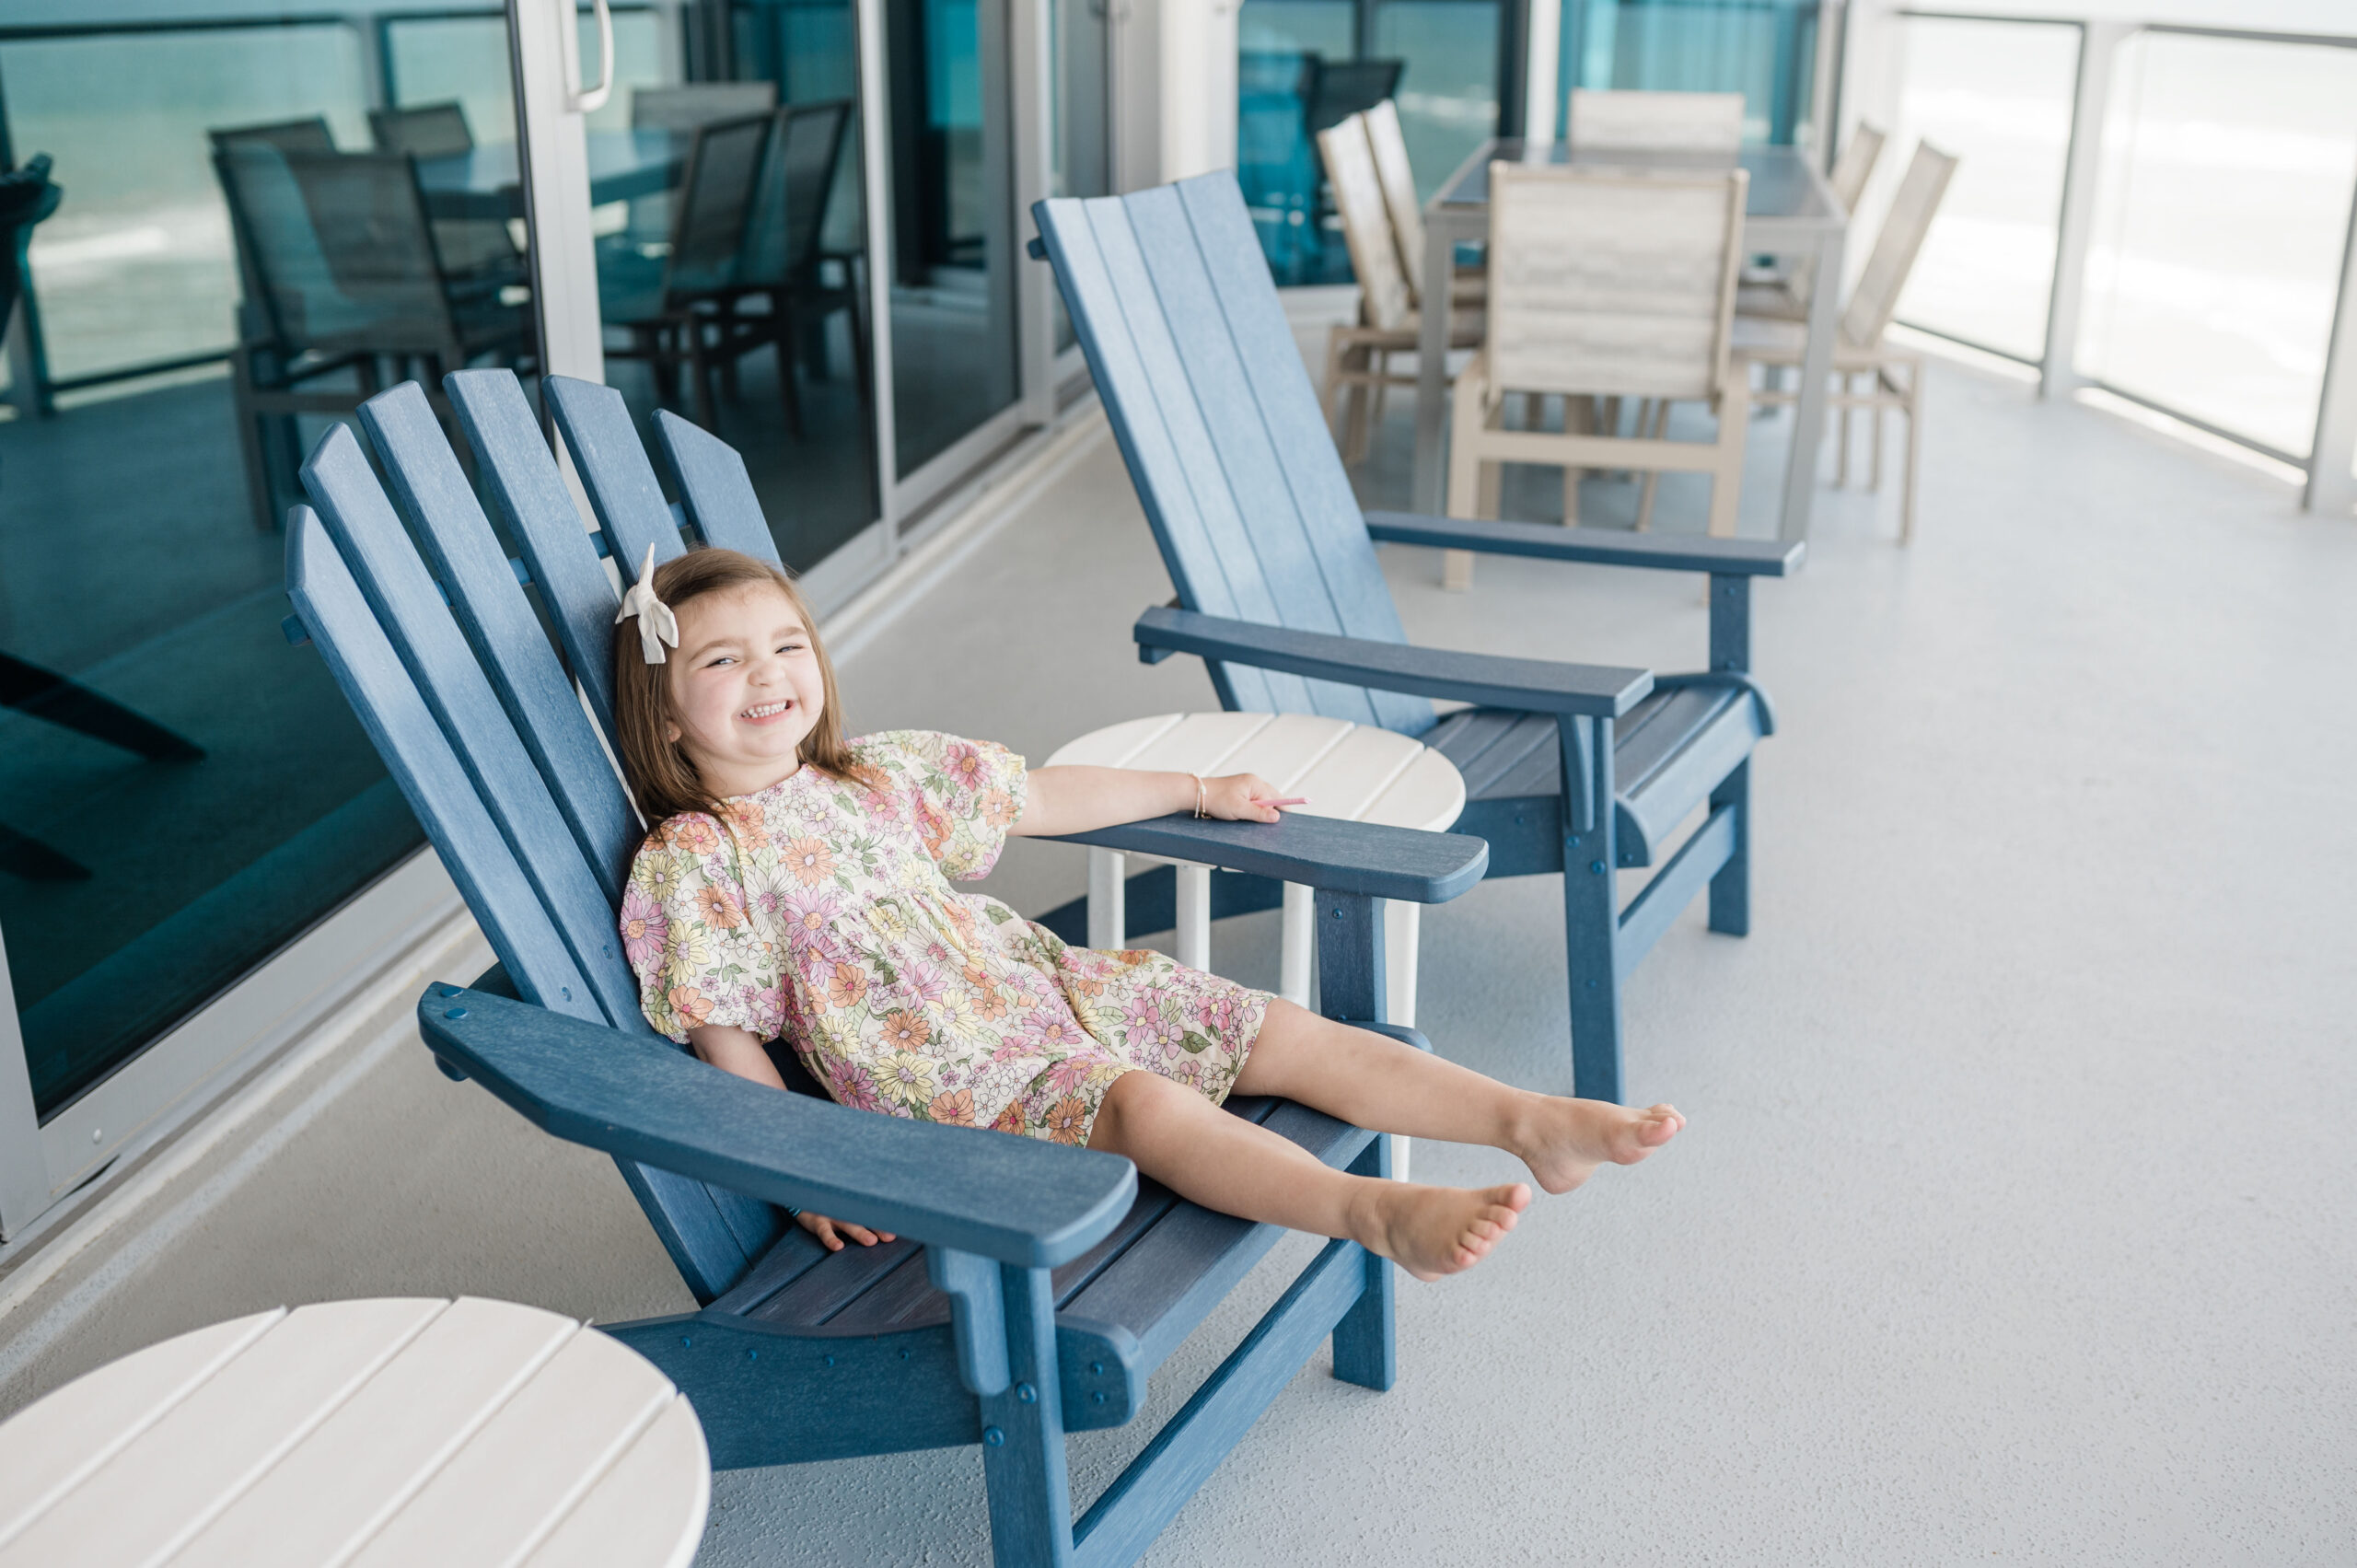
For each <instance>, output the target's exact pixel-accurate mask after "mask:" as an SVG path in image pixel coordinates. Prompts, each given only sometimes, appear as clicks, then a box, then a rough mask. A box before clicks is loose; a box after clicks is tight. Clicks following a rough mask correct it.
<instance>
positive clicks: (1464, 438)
mask: <svg viewBox="0 0 2357 1568" xmlns="http://www.w3.org/2000/svg"><path fill="white" fill-rule="evenodd" d="M1489 400H1490V387H1489V377H1488V374H1487V366H1486V364H1485V362H1484V360H1483V358H1482V357H1481V356H1480V355H1476V356H1475V357H1474V361H1473V363H1472V364H1471V365H1469V366H1467V367H1466V370H1465V374H1464V375H1463V376H1461V377H1458V378H1457V394H1456V396H1455V397H1454V398H1452V399H1451V400H1450V406H1449V411H1448V489H1447V497H1446V499H1447V510H1448V515H1449V516H1450V517H1483V516H1486V515H1487V514H1485V513H1484V512H1483V511H1482V510H1481V491H1482V480H1483V477H1484V474H1485V470H1488V469H1489V468H1490V466H1491V465H1489V464H1487V463H1484V462H1483V461H1482V460H1481V432H1482V428H1483V426H1484V424H1486V423H1487V421H1488V419H1489V418H1490V412H1489V411H1488V410H1487V409H1486V408H1485V407H1484V405H1485V404H1487V403H1488V401H1489ZM1497 416H1498V417H1499V418H1501V419H1502V418H1504V408H1503V407H1501V408H1500V409H1499V410H1498V411H1497ZM1440 581H1441V587H1444V588H1446V589H1447V590H1448V591H1449V592H1451V593H1464V592H1466V591H1468V590H1469V589H1470V588H1471V587H1473V552H1471V551H1469V550H1445V551H1443V552H1441V571H1440Z"/></svg>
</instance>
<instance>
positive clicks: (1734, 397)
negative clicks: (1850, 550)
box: [1446, 162, 1748, 587]
mask: <svg viewBox="0 0 2357 1568" xmlns="http://www.w3.org/2000/svg"><path fill="white" fill-rule="evenodd" d="M1746 186H1747V177H1746V176H1745V174H1744V171H1743V170H1741V169H1739V168H1736V169H1728V170H1725V171H1724V172H1710V171H1701V170H1697V171H1693V172H1686V171H1676V172H1672V171H1665V170H1651V171H1646V172H1642V173H1640V172H1634V171H1624V170H1619V169H1613V168H1584V167H1573V168H1562V167H1547V166H1540V165H1530V164H1516V163H1504V162H1500V163H1493V164H1492V165H1491V166H1490V192H1491V203H1490V300H1489V332H1488V335H1487V337H1486V338H1485V339H1484V341H1483V345H1482V349H1481V352H1480V354H1477V355H1475V356H1474V359H1473V363H1472V364H1471V365H1469V366H1467V367H1466V370H1465V373H1464V375H1463V376H1461V377H1459V378H1458V380H1457V396H1456V398H1455V400H1454V401H1453V402H1452V405H1451V408H1450V414H1449V450H1448V511H1449V515H1450V516H1451V517H1495V516H1497V510H1498V492H1499V485H1500V467H1501V465H1502V464H1504V463H1509V462H1515V463H1540V464H1550V465H1557V466H1560V467H1562V470H1563V521H1564V523H1565V524H1566V525H1567V526H1568V525H1572V524H1575V523H1576V522H1577V520H1578V517H1579V476H1580V473H1581V471H1582V470H1584V469H1588V468H1613V469H1632V470H1643V472H1644V475H1645V478H1644V483H1643V495H1642V498H1641V499H1640V501H1639V502H1638V507H1637V528H1638V529H1639V530H1640V531H1643V529H1645V528H1648V527H1650V526H1651V524H1652V521H1653V505H1654V494H1655V484H1656V483H1657V482H1658V476H1659V475H1660V474H1661V473H1662V472H1663V471H1664V470H1672V471H1685V472H1700V473H1705V474H1708V475H1710V477H1711V511H1710V531H1711V532H1712V533H1713V534H1715V535H1718V536H1719V537H1721V538H1731V537H1733V536H1734V533H1735V525H1736V506H1737V504H1738V503H1739V501H1740V500H1741V498H1742V492H1743V444H1744V432H1745V425H1746V424H1747V422H1748V421H1747V400H1746V391H1747V380H1746V379H1745V377H1744V375H1743V373H1742V372H1741V370H1740V369H1739V368H1738V367H1736V366H1734V364H1733V363H1732V360H1731V358H1730V354H1729V348H1730V343H1729V340H1730V336H1731V332H1730V327H1731V323H1732V321H1733V319H1734V312H1735V290H1736V275H1737V273H1739V271H1740V269H1741V266H1742V261H1743V257H1742V253H1741V239H1742V234H1743V204H1744V194H1745V190H1746ZM1509 392H1520V393H1523V394H1525V395H1526V398H1527V399H1531V400H1533V401H1535V399H1536V398H1538V397H1546V396H1561V397H1562V399H1563V400H1564V413H1563V426H1564V427H1563V429H1562V430H1561V431H1560V432H1558V431H1548V430H1538V429H1524V430H1515V429H1509V428H1507V426H1506V424H1505V412H1506V407H1507V404H1506V401H1505V400H1506V394H1508V393H1509ZM1620 398H1627V399H1641V400H1648V401H1649V404H1650V407H1649V409H1648V408H1647V407H1645V406H1643V405H1641V408H1640V412H1639V416H1638V429H1637V432H1636V434H1635V435H1634V436H1621V435H1620V434H1619V433H1618V431H1617V430H1609V429H1608V430H1602V431H1599V430H1598V429H1596V415H1595V412H1594V411H1595V406H1596V403H1597V401H1600V400H1604V399H1620ZM1677 401H1702V402H1704V403H1707V404H1708V405H1709V407H1710V411H1711V412H1712V413H1713V415H1714V416H1715V417H1716V420H1717V429H1716V432H1715V434H1714V436H1713V438H1712V439H1711V440H1709V441H1688V440H1674V439H1671V438H1670V437H1669V436H1668V434H1667V420H1668V415H1669V409H1670V405H1671V404H1672V403H1673V402H1677ZM1446 578H1447V580H1448V582H1449V584H1450V586H1452V587H1469V586H1470V585H1471V582H1472V560H1471V558H1470V556H1469V555H1467V554H1464V553H1462V552H1460V553H1458V554H1457V555H1454V556H1452V557H1451V558H1450V560H1449V563H1448V566H1447V568H1446Z"/></svg>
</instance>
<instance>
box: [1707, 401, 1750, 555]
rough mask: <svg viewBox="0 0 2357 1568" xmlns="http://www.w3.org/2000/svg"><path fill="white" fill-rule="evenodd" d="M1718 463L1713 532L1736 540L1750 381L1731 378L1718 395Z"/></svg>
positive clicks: (1714, 481)
mask: <svg viewBox="0 0 2357 1568" xmlns="http://www.w3.org/2000/svg"><path fill="white" fill-rule="evenodd" d="M1718 414H1719V460H1718V463H1717V466H1715V467H1714V468H1713V469H1712V470H1711V532H1712V534H1713V537H1715V538H1718V539H1733V538H1734V537H1735V530H1736V522H1737V520H1738V519H1739V518H1740V517H1742V515H1743V444H1744V442H1745V441H1746V439H1747V438H1748V437H1749V436H1750V434H1751V377H1748V376H1731V377H1728V378H1727V386H1726V389H1725V390H1724V391H1723V392H1721V393H1720V394H1719V409H1718Z"/></svg>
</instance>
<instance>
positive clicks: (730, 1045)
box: [688, 1024, 892, 1252]
mask: <svg viewBox="0 0 2357 1568" xmlns="http://www.w3.org/2000/svg"><path fill="white" fill-rule="evenodd" d="M688 1043H689V1044H690V1045H691V1046H693V1047H695V1052H696V1054H697V1055H698V1056H701V1057H702V1058H703V1059H704V1060H705V1061H706V1062H708V1063H712V1065H714V1067H717V1068H719V1069H720V1070H721V1071H722V1072H724V1073H734V1074H737V1076H738V1077H740V1078H750V1079H752V1080H753V1082H755V1083H757V1084H767V1085H768V1086H770V1087H771V1088H773V1089H784V1087H785V1080H784V1078H781V1077H779V1076H778V1073H777V1063H774V1062H772V1061H771V1060H770V1053H769V1052H768V1051H764V1050H762V1049H761V1041H760V1040H757V1039H755V1038H754V1035H753V1031H752V1030H750V1029H740V1028H737V1027H736V1026H735V1025H733V1024H706V1025H705V1026H704V1027H703V1028H700V1029H690V1030H689V1031H688ZM795 1223H796V1224H798V1225H801V1226H802V1228H803V1229H805V1230H807V1231H808V1232H809V1233H810V1234H811V1235H813V1236H815V1237H818V1238H819V1242H820V1244H821V1245H823V1246H824V1247H825V1248H826V1249H827V1250H828V1251H830V1252H840V1251H842V1249H843V1244H842V1237H850V1238H851V1239H852V1240H853V1241H856V1242H858V1243H859V1244H860V1245H861V1246H862V1247H873V1246H875V1245H876V1244H877V1242H879V1241H889V1240H891V1239H892V1236H891V1233H890V1232H889V1231H881V1230H870V1229H868V1228H867V1227H866V1226H865V1225H853V1224H852V1223H851V1222H850V1221H849V1220H830V1219H829V1218H827V1216H826V1215H824V1214H812V1213H810V1212H809V1211H808V1210H807V1209H805V1210H804V1211H803V1212H802V1213H800V1214H796V1215H795Z"/></svg>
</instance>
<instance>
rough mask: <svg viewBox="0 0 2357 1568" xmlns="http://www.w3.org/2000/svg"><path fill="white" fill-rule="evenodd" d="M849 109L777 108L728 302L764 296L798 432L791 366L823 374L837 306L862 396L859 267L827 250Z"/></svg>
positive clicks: (838, 104)
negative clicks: (847, 325)
mask: <svg viewBox="0 0 2357 1568" xmlns="http://www.w3.org/2000/svg"><path fill="white" fill-rule="evenodd" d="M851 112H852V105H851V103H850V101H849V100H848V99H836V100H833V101H830V102H827V103H796V104H788V105H787V106H786V107H785V108H784V109H781V110H778V111H777V114H776V116H775V119H774V122H773V124H772V130H771V132H770V139H769V145H768V149H767V151H766V152H765V153H764V155H763V159H764V161H763V163H762V166H761V180H760V183H759V185H758V186H757V187H756V190H755V193H754V201H753V211H752V215H751V216H750V217H749V219H748V221H747V223H746V226H745V244H744V252H743V254H742V256H741V257H740V258H739V261H738V263H737V286H736V287H735V288H733V289H732V290H730V291H729V292H728V294H727V295H726V296H724V299H723V302H722V308H723V309H724V311H729V312H733V311H734V310H735V309H736V308H737V305H739V304H740V303H742V302H743V301H745V300H747V299H749V298H758V299H760V300H761V301H763V302H765V304H766V307H767V308H768V311H769V314H770V319H771V323H772V328H773V330H774V331H776V332H777V333H778V334H779V339H780V344H779V350H778V354H779V360H778V373H779V377H780V380H779V386H780V389H781V390H782V391H783V393H784V398H785V418H786V428H787V429H788V430H790V431H792V432H793V433H794V434H795V436H800V435H801V434H802V396H801V391H800V389H799V388H798V387H797V386H796V384H795V372H797V371H799V370H802V369H803V368H805V367H806V366H807V368H808V370H809V373H810V375H811V377H812V378H813V379H819V378H822V377H824V376H825V374H826V369H827V360H828V354H827V338H826V323H827V319H828V318H829V317H830V316H833V315H834V314H835V313H836V312H838V311H842V312H845V313H848V314H849V316H850V317H851V352H852V364H853V372H854V374H855V375H856V376H857V377H858V381H859V389H860V396H861V397H862V398H863V399H865V397H866V395H867V377H868V366H867V345H866V340H865V336H864V335H863V333H862V331H861V327H860V276H859V271H858V268H857V266H856V264H855V262H854V261H853V260H852V259H849V258H842V257H830V256H829V255H828V254H827V252H826V249H825V241H826V227H827V206H828V199H829V197H830V195H832V193H833V192H834V189H835V173H836V169H837V168H838V166H839V165H840V164H841V162H842V146H843V138H844V135H845V134H846V132H847V131H848V130H849V129H850V125H851ZM830 263H831V265H832V267H833V268H834V276H833V277H831V278H830V275H829V267H830ZM725 374H726V367H724V375H725Z"/></svg>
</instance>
